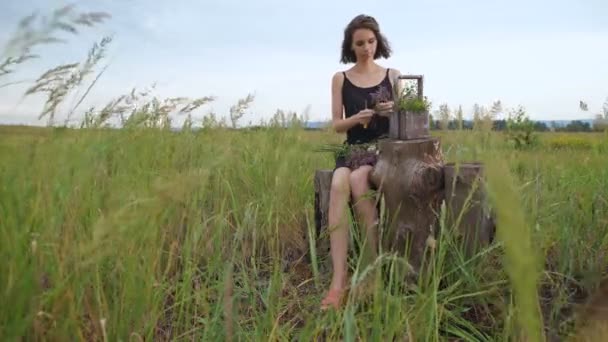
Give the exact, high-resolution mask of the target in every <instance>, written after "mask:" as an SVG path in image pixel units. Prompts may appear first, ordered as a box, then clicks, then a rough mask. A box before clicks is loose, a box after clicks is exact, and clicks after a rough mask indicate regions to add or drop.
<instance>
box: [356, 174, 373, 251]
mask: <svg viewBox="0 0 608 342" xmlns="http://www.w3.org/2000/svg"><path fill="white" fill-rule="evenodd" d="M372 169H373V168H372V167H371V166H369V165H364V166H361V167H359V168H358V169H356V170H354V171H352V172H351V174H350V188H351V192H352V196H353V204H354V205H353V206H354V208H355V213H356V214H357V220H358V222H360V224H362V225H363V229H365V232H366V237H367V245H368V246H369V247H370V251H371V252H372V257H374V258H375V257H376V254H377V251H376V246H377V243H378V236H377V234H378V232H377V230H378V229H377V222H378V213H377V211H378V210H377V208H376V202H375V200H374V198H373V197H372V196H370V193H369V191H370V189H371V188H370V186H369V180H368V179H369V173H370V172H371V171H372Z"/></svg>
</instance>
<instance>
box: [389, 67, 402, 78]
mask: <svg viewBox="0 0 608 342" xmlns="http://www.w3.org/2000/svg"><path fill="white" fill-rule="evenodd" d="M388 76H389V77H390V78H391V80H394V79H395V78H397V77H399V76H401V71H399V69H396V68H390V69H389V70H388Z"/></svg>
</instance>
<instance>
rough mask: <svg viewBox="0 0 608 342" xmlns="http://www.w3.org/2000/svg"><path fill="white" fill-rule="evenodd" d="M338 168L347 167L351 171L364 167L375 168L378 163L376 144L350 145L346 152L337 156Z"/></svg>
mask: <svg viewBox="0 0 608 342" xmlns="http://www.w3.org/2000/svg"><path fill="white" fill-rule="evenodd" d="M335 160H336V167H335V168H334V171H335V170H336V169H338V168H340V167H347V168H349V169H350V170H351V171H352V170H356V169H358V168H359V167H361V166H363V165H370V166H375V165H376V162H377V161H378V148H377V145H376V144H365V145H348V147H347V149H346V151H345V152H344V153H343V154H341V155H338V156H336V158H335Z"/></svg>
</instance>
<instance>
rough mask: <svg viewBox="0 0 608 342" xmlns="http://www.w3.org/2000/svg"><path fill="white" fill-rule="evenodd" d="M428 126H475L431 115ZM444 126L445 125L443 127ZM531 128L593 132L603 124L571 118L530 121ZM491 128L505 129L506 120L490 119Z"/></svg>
mask: <svg viewBox="0 0 608 342" xmlns="http://www.w3.org/2000/svg"><path fill="white" fill-rule="evenodd" d="M429 126H430V129H431V130H441V129H447V130H458V129H463V130H472V129H473V128H474V127H475V121H473V120H464V119H463V120H462V121H459V120H456V119H451V120H449V121H448V122H447V125H445V124H444V121H441V120H435V119H434V118H433V115H430V117H429ZM444 126H445V127H444ZM532 126H533V130H534V131H535V132H551V131H553V132H593V131H603V130H604V126H603V125H593V126H592V125H591V124H590V123H589V122H586V121H581V120H573V121H571V122H570V123H568V124H567V125H559V124H553V125H548V124H547V123H546V122H542V121H532ZM492 129H493V130H495V131H505V130H506V129H507V120H505V119H499V120H492Z"/></svg>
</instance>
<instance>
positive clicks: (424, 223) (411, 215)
mask: <svg viewBox="0 0 608 342" xmlns="http://www.w3.org/2000/svg"><path fill="white" fill-rule="evenodd" d="M378 150H379V156H378V163H377V164H376V167H375V168H374V170H373V172H372V173H371V174H370V181H371V182H372V184H374V185H375V186H376V187H377V189H378V190H379V191H380V192H381V193H382V194H383V195H384V201H385V207H386V211H387V215H388V217H387V220H388V222H387V226H386V228H385V229H386V231H385V232H384V236H383V238H382V247H383V249H384V250H390V251H397V252H399V253H400V254H401V255H406V256H407V257H408V261H409V263H410V265H411V266H412V268H413V270H414V271H415V272H416V273H417V272H418V271H419V270H420V267H421V264H422V259H423V255H424V251H425V249H426V247H427V240H428V239H429V237H432V238H434V236H433V235H434V227H435V224H436V222H437V215H436V213H437V212H438V210H439V207H440V205H441V201H442V198H443V188H444V180H443V169H442V166H443V165H442V164H443V155H442V153H441V148H440V142H439V139H438V138H426V139H416V140H393V139H387V140H383V141H381V142H380V143H379V145H378Z"/></svg>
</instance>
